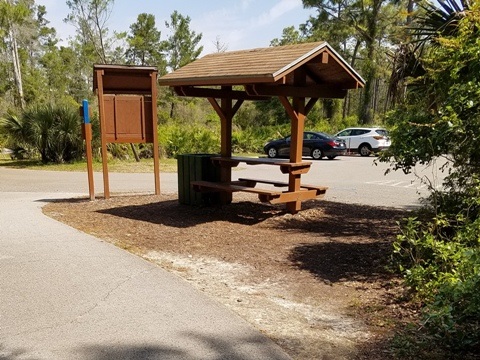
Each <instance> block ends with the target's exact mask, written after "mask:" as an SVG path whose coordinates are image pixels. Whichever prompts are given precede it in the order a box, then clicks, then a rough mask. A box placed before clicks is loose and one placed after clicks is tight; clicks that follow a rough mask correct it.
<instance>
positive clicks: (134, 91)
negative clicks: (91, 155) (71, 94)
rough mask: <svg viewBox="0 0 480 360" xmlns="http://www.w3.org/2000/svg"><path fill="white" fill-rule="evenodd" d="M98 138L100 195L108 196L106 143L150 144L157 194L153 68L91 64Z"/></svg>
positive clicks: (157, 172)
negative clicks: (101, 189) (99, 149)
mask: <svg viewBox="0 0 480 360" xmlns="http://www.w3.org/2000/svg"><path fill="white" fill-rule="evenodd" d="M93 69H94V75H93V90H94V91H96V92H97V96H98V107H99V115H100V131H101V141H102V164H103V186H104V195H105V198H106V199H108V198H109V197H110V189H109V181H108V163H107V143H137V144H138V143H152V144H153V161H154V182H155V194H156V195H159V194H160V169H159V153H158V140H157V101H156V99H157V68H155V67H138V66H124V65H94V67H93Z"/></svg>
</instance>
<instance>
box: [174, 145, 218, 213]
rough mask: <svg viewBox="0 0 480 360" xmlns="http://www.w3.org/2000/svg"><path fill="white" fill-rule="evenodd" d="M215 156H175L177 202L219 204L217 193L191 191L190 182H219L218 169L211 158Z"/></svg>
mask: <svg viewBox="0 0 480 360" xmlns="http://www.w3.org/2000/svg"><path fill="white" fill-rule="evenodd" d="M213 156H218V155H217V154H182V155H178V156H177V165H178V201H179V202H180V203H181V204H186V205H215V204H219V203H220V193H218V192H198V191H195V190H193V188H192V186H191V185H190V182H191V181H214V182H218V181H220V168H219V167H218V166H215V165H213V163H212V161H211V160H210V158H211V157H213Z"/></svg>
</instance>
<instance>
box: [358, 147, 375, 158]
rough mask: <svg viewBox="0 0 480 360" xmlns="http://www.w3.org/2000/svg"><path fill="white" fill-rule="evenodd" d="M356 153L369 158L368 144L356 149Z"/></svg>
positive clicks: (369, 149) (370, 150)
mask: <svg viewBox="0 0 480 360" xmlns="http://www.w3.org/2000/svg"><path fill="white" fill-rule="evenodd" d="M358 153H359V154H360V155H361V156H369V155H370V154H371V153H372V148H371V147H370V145H368V144H362V145H360V147H359V148H358Z"/></svg>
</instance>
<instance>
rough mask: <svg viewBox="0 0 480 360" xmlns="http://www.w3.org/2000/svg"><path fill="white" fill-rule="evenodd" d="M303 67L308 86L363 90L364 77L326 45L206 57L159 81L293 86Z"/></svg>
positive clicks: (260, 49)
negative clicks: (296, 72)
mask: <svg viewBox="0 0 480 360" xmlns="http://www.w3.org/2000/svg"><path fill="white" fill-rule="evenodd" d="M300 67H302V68H303V69H304V70H305V72H306V74H307V84H306V85H307V86H308V85H317V86H318V85H321V86H325V85H326V86H328V87H330V86H331V87H334V88H336V89H342V90H346V89H355V88H359V87H363V86H364V84H365V81H364V80H363V78H362V77H361V76H360V75H359V74H358V73H357V72H356V71H355V70H354V69H353V68H352V67H351V66H350V65H349V64H348V63H347V62H345V60H344V59H343V58H342V57H341V56H340V55H339V54H338V53H337V52H336V51H335V50H334V49H333V48H332V47H331V46H330V45H329V44H328V43H326V42H316V43H302V44H295V45H285V46H276V47H268V48H258V49H251V50H242V51H231V52H222V53H214V54H209V55H206V56H204V57H202V58H200V59H197V60H195V61H194V62H192V63H190V64H188V65H186V66H184V67H182V68H180V69H178V70H176V71H174V72H172V73H170V74H167V75H165V76H163V77H161V78H160V79H159V84H160V85H166V86H172V87H176V86H221V85H255V84H265V85H268V84H279V85H292V84H293V73H294V70H296V69H298V68H300Z"/></svg>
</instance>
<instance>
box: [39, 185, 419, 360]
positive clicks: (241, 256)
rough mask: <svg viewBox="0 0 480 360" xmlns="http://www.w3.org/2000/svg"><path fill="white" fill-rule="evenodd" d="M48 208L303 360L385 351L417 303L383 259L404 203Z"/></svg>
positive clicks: (153, 200) (152, 202)
mask: <svg viewBox="0 0 480 360" xmlns="http://www.w3.org/2000/svg"><path fill="white" fill-rule="evenodd" d="M44 212H45V213H46V214H47V215H49V216H51V217H53V218H55V219H57V220H59V221H61V222H64V223H67V224H69V225H71V226H73V227H75V228H77V229H80V230H82V231H84V232H86V233H89V234H92V235H95V236H97V237H99V238H102V239H105V240H106V241H109V242H112V243H113V244H115V245H117V246H119V247H122V248H124V249H127V250H129V251H131V252H133V253H135V254H138V255H140V256H142V257H144V258H146V259H148V260H149V261H151V262H154V263H156V264H158V265H159V266H161V267H163V268H165V269H167V270H169V271H172V272H174V273H176V274H178V275H180V276H182V277H183V278H185V279H186V280H187V281H189V282H191V283H192V284H194V286H196V287H197V288H199V289H200V290H201V291H203V292H205V293H206V294H208V295H209V296H211V297H213V298H215V299H217V300H218V301H219V302H221V303H223V304H225V305H226V306H228V307H229V308H230V309H232V310H233V311H235V312H237V313H238V314H239V315H240V316H241V317H243V318H244V319H245V320H247V321H249V322H250V323H251V324H253V325H254V326H255V327H257V328H258V329H259V330H260V331H262V332H263V333H265V334H266V335H268V336H269V337H270V338H272V339H273V340H274V341H275V342H277V343H278V344H279V345H280V346H281V347H283V348H284V349H285V350H286V351H287V352H288V353H289V354H290V355H291V356H292V357H293V358H295V359H367V358H368V359H385V358H390V357H391V355H392V354H390V353H389V348H388V346H386V343H387V342H386V341H387V340H388V339H389V337H390V336H391V334H392V329H393V328H394V326H395V325H396V324H398V323H399V322H402V321H404V320H405V319H408V318H410V317H411V316H412V315H414V310H411V309H409V308H408V307H406V306H404V305H403V304H402V303H401V302H400V301H399V295H400V294H401V292H402V290H401V286H400V285H401V282H400V280H399V279H398V277H396V276H395V275H393V274H391V273H390V272H389V271H388V270H387V269H386V266H387V264H388V260H389V258H390V254H391V243H392V241H393V240H394V238H395V234H396V233H397V232H398V228H397V225H396V222H397V221H398V220H399V219H401V218H402V217H403V216H405V212H402V211H400V210H396V209H390V208H376V207H369V206H360V205H351V204H350V205H349V204H341V203H335V202H329V201H320V200H315V201H309V202H304V203H303V206H302V211H300V212H299V213H298V214H296V215H291V214H288V213H286V212H285V211H284V207H283V206H273V205H265V204H262V203H259V202H258V201H257V199H256V197H255V196H253V195H249V194H238V195H237V194H235V195H234V201H233V203H232V204H230V205H228V206H224V207H196V206H187V205H181V204H179V203H178V200H177V196H176V195H162V196H115V197H112V198H111V199H109V200H98V201H94V202H90V201H86V200H64V201H56V202H53V203H50V204H48V205H47V206H46V207H44Z"/></svg>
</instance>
